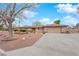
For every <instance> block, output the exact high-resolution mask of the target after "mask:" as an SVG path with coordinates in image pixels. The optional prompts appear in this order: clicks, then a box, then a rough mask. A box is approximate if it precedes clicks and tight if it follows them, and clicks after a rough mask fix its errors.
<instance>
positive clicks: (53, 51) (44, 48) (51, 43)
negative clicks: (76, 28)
mask: <svg viewBox="0 0 79 59" xmlns="http://www.w3.org/2000/svg"><path fill="white" fill-rule="evenodd" d="M6 55H10V56H79V34H77V33H75V34H60V33H47V34H45V35H43V37H42V38H40V39H39V40H38V41H37V42H36V43H35V44H34V45H33V46H31V47H26V48H21V49H17V50H13V51H8V52H6Z"/></svg>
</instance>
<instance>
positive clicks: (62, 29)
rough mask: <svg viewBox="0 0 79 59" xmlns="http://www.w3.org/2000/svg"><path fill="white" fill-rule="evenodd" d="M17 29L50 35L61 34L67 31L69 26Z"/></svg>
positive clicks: (55, 25)
mask: <svg viewBox="0 0 79 59" xmlns="http://www.w3.org/2000/svg"><path fill="white" fill-rule="evenodd" d="M16 29H18V30H21V29H24V30H32V31H33V32H35V33H37V32H43V31H46V32H49V33H61V32H66V31H67V25H59V24H51V25H47V26H27V27H16Z"/></svg>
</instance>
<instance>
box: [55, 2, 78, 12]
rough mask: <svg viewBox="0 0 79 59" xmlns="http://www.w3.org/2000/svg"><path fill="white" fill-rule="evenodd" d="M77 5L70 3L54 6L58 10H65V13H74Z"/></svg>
mask: <svg viewBox="0 0 79 59" xmlns="http://www.w3.org/2000/svg"><path fill="white" fill-rule="evenodd" d="M78 6H79V4H77V5H72V4H58V5H57V6H56V7H57V8H58V9H57V11H58V12H66V13H76V12H77V9H76V8H77V7H78Z"/></svg>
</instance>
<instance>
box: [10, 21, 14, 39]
mask: <svg viewBox="0 0 79 59" xmlns="http://www.w3.org/2000/svg"><path fill="white" fill-rule="evenodd" d="M9 39H10V40H12V39H13V30H12V23H11V22H9Z"/></svg>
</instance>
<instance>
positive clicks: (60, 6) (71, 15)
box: [0, 3, 79, 26]
mask: <svg viewBox="0 0 79 59" xmlns="http://www.w3.org/2000/svg"><path fill="white" fill-rule="evenodd" d="M78 6H79V4H78V3H71V4H68V3H41V4H39V6H38V7H37V8H36V10H35V11H34V10H25V11H24V15H25V16H26V17H28V19H24V21H23V22H22V21H21V22H20V23H19V22H18V21H16V22H14V23H16V25H18V26H19V25H20V26H26V25H32V23H33V22H36V21H40V22H42V23H43V24H44V25H48V24H53V22H54V21H55V20H57V19H60V20H61V24H66V25H75V24H76V23H79V14H78V13H77V7H78ZM0 8H3V7H0ZM17 19H18V18H16V20H17Z"/></svg>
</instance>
